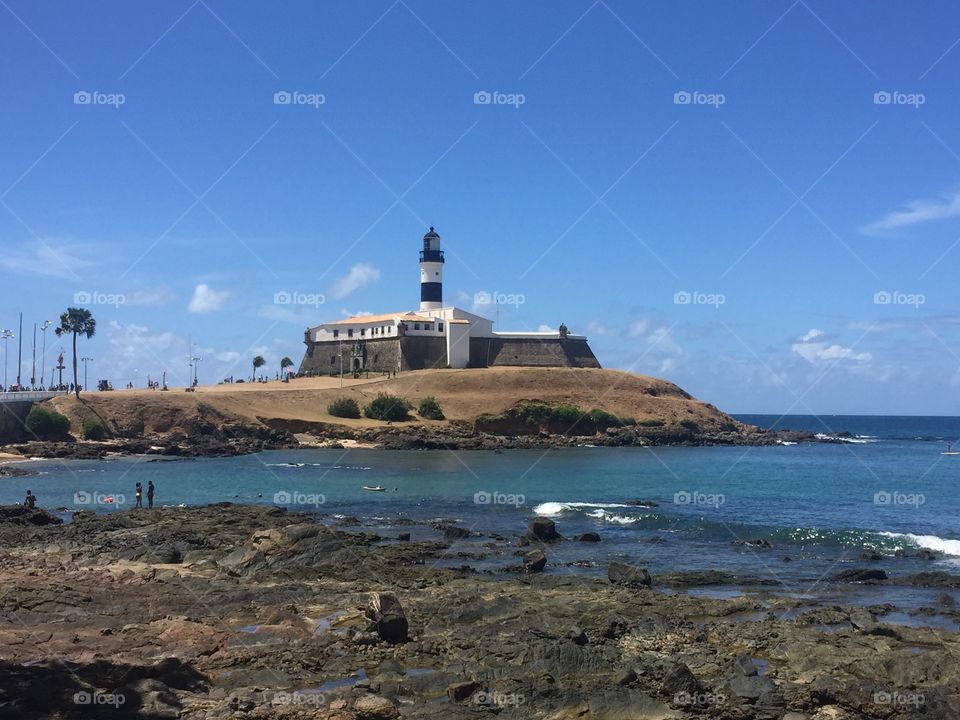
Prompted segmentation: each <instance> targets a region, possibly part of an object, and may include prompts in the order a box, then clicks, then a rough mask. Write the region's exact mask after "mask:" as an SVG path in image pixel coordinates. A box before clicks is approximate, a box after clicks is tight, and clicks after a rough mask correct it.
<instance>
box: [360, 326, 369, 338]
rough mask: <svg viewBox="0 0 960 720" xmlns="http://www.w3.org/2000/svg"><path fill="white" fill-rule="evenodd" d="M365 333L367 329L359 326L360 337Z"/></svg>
mask: <svg viewBox="0 0 960 720" xmlns="http://www.w3.org/2000/svg"><path fill="white" fill-rule="evenodd" d="M366 334H367V329H366V328H360V337H363V336H364V335H366Z"/></svg>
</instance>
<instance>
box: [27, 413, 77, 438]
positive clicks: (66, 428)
mask: <svg viewBox="0 0 960 720" xmlns="http://www.w3.org/2000/svg"><path fill="white" fill-rule="evenodd" d="M25 424H26V426H27V430H28V431H29V432H30V433H31V434H32V435H36V436H37V437H38V438H41V439H46V438H62V437H65V436H66V435H67V434H68V433H69V432H70V421H69V420H68V419H67V416H66V415H61V414H60V413H58V412H57V411H56V410H50V409H49V408H45V407H41V406H40V405H34V406H33V408H32V409H31V410H30V413H29V414H28V415H27V419H26V422H25Z"/></svg>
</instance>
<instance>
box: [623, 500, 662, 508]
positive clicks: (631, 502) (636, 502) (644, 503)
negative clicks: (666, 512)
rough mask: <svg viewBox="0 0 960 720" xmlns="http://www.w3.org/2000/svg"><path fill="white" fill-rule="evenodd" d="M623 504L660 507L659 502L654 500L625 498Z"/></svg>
mask: <svg viewBox="0 0 960 720" xmlns="http://www.w3.org/2000/svg"><path fill="white" fill-rule="evenodd" d="M623 504H624V505H632V506H634V507H645V508H655V507H660V505H659V503H655V502H654V501H653V500H624V501H623Z"/></svg>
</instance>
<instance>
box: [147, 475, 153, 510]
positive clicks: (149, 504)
mask: <svg viewBox="0 0 960 720" xmlns="http://www.w3.org/2000/svg"><path fill="white" fill-rule="evenodd" d="M147 508H149V509H150V510H152V509H153V480H150V481H149V482H148V483H147Z"/></svg>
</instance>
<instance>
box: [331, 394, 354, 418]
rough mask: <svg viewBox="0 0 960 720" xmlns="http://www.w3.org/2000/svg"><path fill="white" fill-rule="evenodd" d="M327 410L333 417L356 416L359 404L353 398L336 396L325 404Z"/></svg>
mask: <svg viewBox="0 0 960 720" xmlns="http://www.w3.org/2000/svg"><path fill="white" fill-rule="evenodd" d="M327 412H328V413H330V414H331V415H333V416H334V417H341V418H358V417H360V406H359V405H358V404H357V401H356V400H354V399H353V398H337V399H336V400H334V401H333V402H332V403H330V404H329V405H328V406H327Z"/></svg>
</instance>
